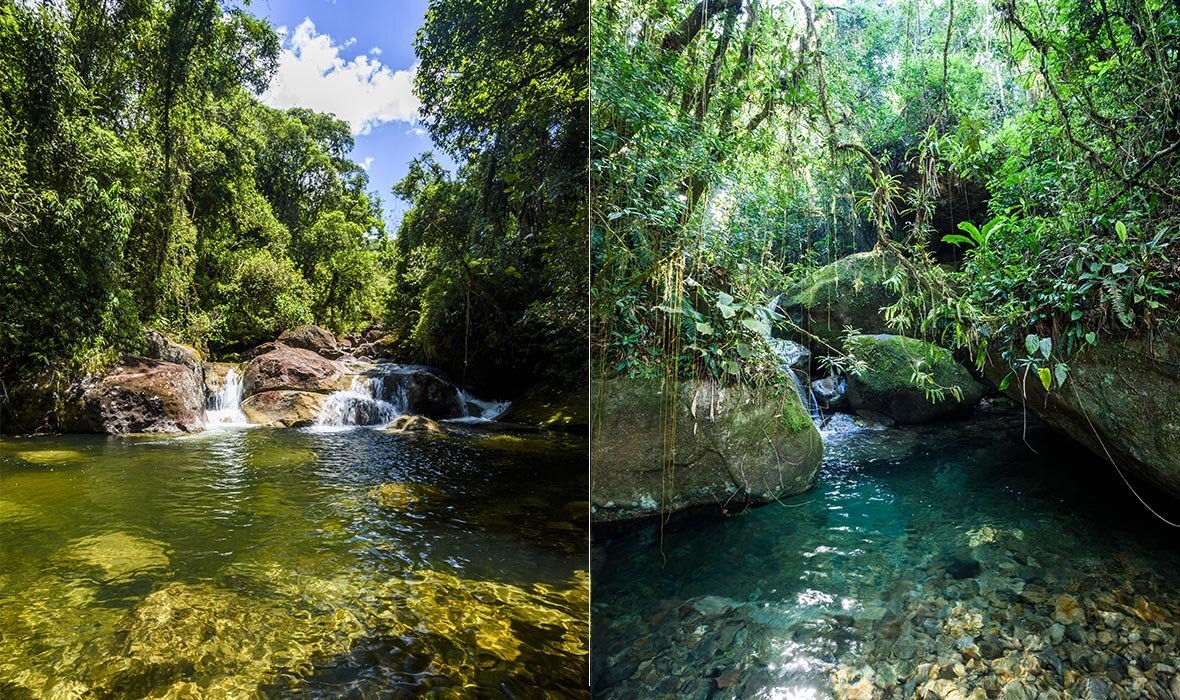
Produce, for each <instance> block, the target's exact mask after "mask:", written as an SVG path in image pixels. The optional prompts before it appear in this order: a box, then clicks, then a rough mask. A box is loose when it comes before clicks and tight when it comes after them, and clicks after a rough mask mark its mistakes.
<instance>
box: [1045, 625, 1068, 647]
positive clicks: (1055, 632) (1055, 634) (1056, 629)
mask: <svg viewBox="0 0 1180 700" xmlns="http://www.w3.org/2000/svg"><path fill="white" fill-rule="evenodd" d="M1063 639H1065V625H1063V624H1061V623H1060V622H1055V623H1053V624H1052V625H1049V640H1050V641H1051V642H1053V643H1054V644H1060V643H1061V640H1063Z"/></svg>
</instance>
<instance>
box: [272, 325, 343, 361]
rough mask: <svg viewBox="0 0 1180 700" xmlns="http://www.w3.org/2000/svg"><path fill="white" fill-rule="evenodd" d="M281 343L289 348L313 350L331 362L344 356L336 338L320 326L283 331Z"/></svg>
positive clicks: (280, 338)
mask: <svg viewBox="0 0 1180 700" xmlns="http://www.w3.org/2000/svg"><path fill="white" fill-rule="evenodd" d="M279 342H280V343H282V344H283V345H286V346H287V347H292V348H301V349H303V350H311V351H312V352H314V353H316V354H318V355H322V356H324V357H326V358H328V359H330V360H335V359H337V358H339V357H340V356H341V355H342V354H343V353H342V352H341V351H340V348H339V347H338V346H337V345H336V336H334V335H332V334H331V333H330V332H328V331H327V330H325V329H323V328H320V327H319V326H312V325H306V326H299V327H297V328H292V329H290V330H286V331H283V334H282V335H280V336H279Z"/></svg>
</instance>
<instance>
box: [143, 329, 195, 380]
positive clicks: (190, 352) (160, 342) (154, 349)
mask: <svg viewBox="0 0 1180 700" xmlns="http://www.w3.org/2000/svg"><path fill="white" fill-rule="evenodd" d="M144 354H145V356H146V357H149V358H151V359H153V360H160V361H162V362H172V363H175V364H178V365H184V366H185V367H188V368H189V369H192V370H196V371H198V372H199V371H200V370H201V353H200V352H199V351H198V350H197V349H196V348H193V347H190V346H188V345H183V344H181V343H176V342H173V341H172V340H170V339H169V338H168V337H167V336H165V335H164V334H163V333H161V332H160V331H156V330H149V331H148V332H147V350H146V352H145V353H144Z"/></svg>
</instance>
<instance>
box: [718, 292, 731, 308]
mask: <svg viewBox="0 0 1180 700" xmlns="http://www.w3.org/2000/svg"><path fill="white" fill-rule="evenodd" d="M717 305H718V306H732V305H733V295H732V294H727V293H725V292H717Z"/></svg>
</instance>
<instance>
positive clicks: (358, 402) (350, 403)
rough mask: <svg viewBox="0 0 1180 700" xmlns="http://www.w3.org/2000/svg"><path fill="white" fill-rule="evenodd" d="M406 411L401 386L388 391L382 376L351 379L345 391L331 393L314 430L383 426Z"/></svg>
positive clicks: (395, 386) (404, 396) (403, 391)
mask: <svg viewBox="0 0 1180 700" xmlns="http://www.w3.org/2000/svg"><path fill="white" fill-rule="evenodd" d="M405 412H406V390H405V387H404V386H402V385H401V384H395V385H394V386H393V387H392V388H391V387H389V386H388V384H387V382H386V381H385V378H384V377H353V378H352V384H351V386H349V387H348V389H346V390H344V391H338V392H336V393H334V394H332V395H331V396H329V397H328V400H327V401H325V402H324V407H323V408H322V409H320V415H319V418H318V419H316V427H317V428H321V429H332V428H345V427H352V426H361V425H386V424H388V423H389V422H390V421H392V420H393V419H394V418H397V417H398V416H400V415H401V414H403V413H405Z"/></svg>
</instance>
